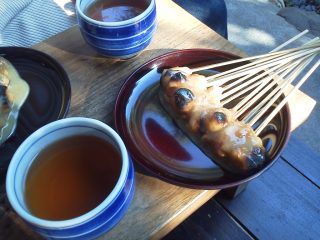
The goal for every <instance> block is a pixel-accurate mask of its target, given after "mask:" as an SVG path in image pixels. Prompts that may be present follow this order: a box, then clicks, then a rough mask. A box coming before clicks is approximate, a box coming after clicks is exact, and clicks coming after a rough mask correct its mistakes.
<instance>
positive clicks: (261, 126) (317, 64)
mask: <svg viewBox="0 0 320 240" xmlns="http://www.w3.org/2000/svg"><path fill="white" fill-rule="evenodd" d="M319 65H320V60H318V61H317V62H316V63H315V64H314V65H313V66H312V68H311V69H310V70H309V71H308V72H307V73H306V75H305V76H304V77H303V78H302V79H301V80H300V81H299V83H298V84H297V85H296V86H295V87H294V88H293V89H292V90H291V91H290V93H289V94H288V95H287V96H286V97H285V98H284V99H283V100H282V101H281V103H279V104H278V105H277V107H276V108H275V109H274V110H273V111H272V112H271V113H270V114H269V115H268V117H267V118H266V119H264V121H263V122H262V123H261V124H260V125H259V127H258V128H257V129H256V130H255V132H256V134H257V135H259V134H260V133H261V131H262V130H263V129H264V128H265V127H266V126H267V125H268V124H269V122H270V121H271V120H272V119H273V118H274V116H275V115H276V114H277V113H278V112H279V111H280V109H281V108H282V107H283V106H284V105H285V104H286V103H287V102H288V100H289V99H290V97H292V95H293V94H294V93H295V92H296V91H297V90H298V89H299V87H300V86H301V85H302V84H303V83H304V82H305V81H306V80H307V79H308V78H309V77H310V75H311V74H312V73H313V72H314V71H315V70H316V69H317V67H318V66H319Z"/></svg>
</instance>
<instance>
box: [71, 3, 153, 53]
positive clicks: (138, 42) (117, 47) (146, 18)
mask: <svg viewBox="0 0 320 240" xmlns="http://www.w3.org/2000/svg"><path fill="white" fill-rule="evenodd" d="M94 1H95V0H77V2H76V12H77V19H78V23H79V27H80V31H81V34H82V36H83V38H84V40H85V41H86V42H87V43H88V44H89V45H90V46H92V47H93V48H94V49H95V50H96V51H97V52H98V53H100V54H102V55H105V56H107V57H112V58H119V59H127V58H130V57H133V56H135V55H137V54H138V53H139V52H141V51H142V50H143V49H145V48H146V47H147V46H148V45H149V43H150V42H151V39H152V37H153V35H154V32H155V30H156V3H155V0H140V1H145V2H146V3H147V4H148V7H147V8H146V9H145V10H144V11H143V12H142V13H141V14H139V15H137V16H135V17H133V18H131V19H128V20H124V21H119V22H103V21H97V20H95V19H92V18H90V17H89V16H87V15H86V14H85V10H86V9H87V8H88V6H89V5H90V4H91V3H93V2H94Z"/></svg>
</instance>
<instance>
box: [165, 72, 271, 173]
mask: <svg viewBox="0 0 320 240" xmlns="http://www.w3.org/2000/svg"><path fill="white" fill-rule="evenodd" d="M221 94H222V91H221V88H220V87H209V88H208V87H207V80H206V78H205V76H203V75H200V74H194V73H192V72H191V71H190V69H188V68H186V67H181V68H179V67H175V68H171V69H166V70H164V71H163V72H162V75H161V79H160V91H159V98H160V102H161V105H162V106H163V108H164V109H165V110H166V111H167V112H168V113H169V115H170V116H171V117H172V118H173V120H174V121H175V123H176V124H177V125H178V127H179V128H180V129H181V130H183V132H184V133H185V134H186V135H187V136H188V137H189V138H190V139H191V140H192V141H193V142H194V143H195V144H196V145H197V146H198V147H199V148H200V149H201V150H202V151H203V152H204V153H205V154H206V155H207V156H208V157H209V158H210V159H212V160H213V161H214V162H215V163H217V164H218V165H219V166H220V167H221V168H223V169H224V170H226V171H227V172H229V173H232V174H236V175H244V174H248V173H250V172H252V171H254V170H257V168H259V167H261V166H262V164H263V162H264V161H265V149H264V147H263V144H262V140H261V139H260V138H259V137H258V136H257V135H256V134H255V132H254V131H253V129H252V128H251V127H250V126H249V125H247V124H245V123H243V122H241V121H238V120H237V119H236V118H235V117H234V113H233V112H232V110H229V109H227V108H224V107H223V106H222V104H221V101H220V99H221Z"/></svg>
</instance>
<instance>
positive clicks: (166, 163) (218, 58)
mask: <svg viewBox="0 0 320 240" xmlns="http://www.w3.org/2000/svg"><path fill="white" fill-rule="evenodd" d="M236 58H239V57H238V56H235V55H233V54H230V53H227V52H222V51H216V50H209V49H187V50H178V51H174V52H170V53H167V54H165V55H162V56H159V57H157V58H155V59H152V60H150V61H149V62H147V63H145V64H144V65H142V66H141V67H139V68H138V69H137V70H136V71H135V72H134V73H132V74H131V75H130V76H129V77H128V78H127V79H126V81H125V83H124V85H123V86H122V88H121V90H120V92H119V94H118V97H117V100H116V105H115V125H116V129H117V131H118V132H119V134H120V135H121V137H122V139H123V140H124V142H125V145H126V147H127V148H128V150H129V152H130V154H131V156H132V157H133V159H134V160H135V162H137V163H138V164H139V165H141V166H143V167H144V168H145V169H146V170H147V171H148V172H149V173H150V174H152V175H154V176H156V177H159V178H160V179H162V180H165V181H167V182H170V183H173V184H176V185H180V186H184V187H190V188H199V189H223V188H228V187H232V186H237V185H239V184H241V183H244V182H247V181H249V180H251V179H253V178H255V177H257V176H259V175H260V174H261V173H262V172H264V171H265V170H266V169H268V168H269V167H270V166H271V165H272V164H273V163H274V162H275V161H276V160H277V159H278V157H279V156H280V153H281V152H282V150H283V148H284V147H285V145H286V143H287V141H288V138H289V136H290V112H289V108H288V106H287V105H286V106H285V107H284V108H282V110H281V111H280V113H279V114H277V116H276V117H275V118H274V120H273V121H272V122H271V123H270V125H269V126H268V127H267V128H268V129H269V130H268V131H267V132H266V133H264V134H263V137H262V139H263V141H264V143H265V144H266V145H267V146H266V148H267V149H268V154H269V157H268V160H267V161H266V163H265V165H264V166H263V168H261V169H259V170H257V171H256V172H254V173H252V174H251V175H247V176H234V175H230V174H228V173H227V172H225V171H224V170H223V169H221V168H220V167H219V166H218V165H216V164H215V163H214V161H212V160H211V159H209V158H208V157H207V156H206V155H205V154H204V153H203V152H202V151H201V150H200V149H199V148H198V147H197V146H196V145H195V144H194V143H193V142H192V141H191V140H189V138H187V137H186V135H185V134H184V133H183V132H182V131H181V130H180V129H179V128H178V127H177V126H176V124H175V123H174V122H173V120H172V119H171V117H170V116H169V115H168V114H167V112H166V111H165V110H164V109H163V108H162V107H161V105H160V101H159V99H158V90H159V79H160V75H161V71H162V70H163V69H164V68H170V67H176V66H188V67H195V66H201V65H208V64H213V63H217V62H223V61H227V60H230V59H236ZM227 69H228V67H223V68H220V69H217V70H218V71H225V70H227ZM203 74H206V73H203Z"/></svg>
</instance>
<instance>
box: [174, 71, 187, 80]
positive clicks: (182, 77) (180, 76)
mask: <svg viewBox="0 0 320 240" xmlns="http://www.w3.org/2000/svg"><path fill="white" fill-rule="evenodd" d="M170 80H171V81H183V82H184V81H186V80H187V77H186V75H184V74H183V73H182V72H179V71H174V72H171V77H170Z"/></svg>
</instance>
